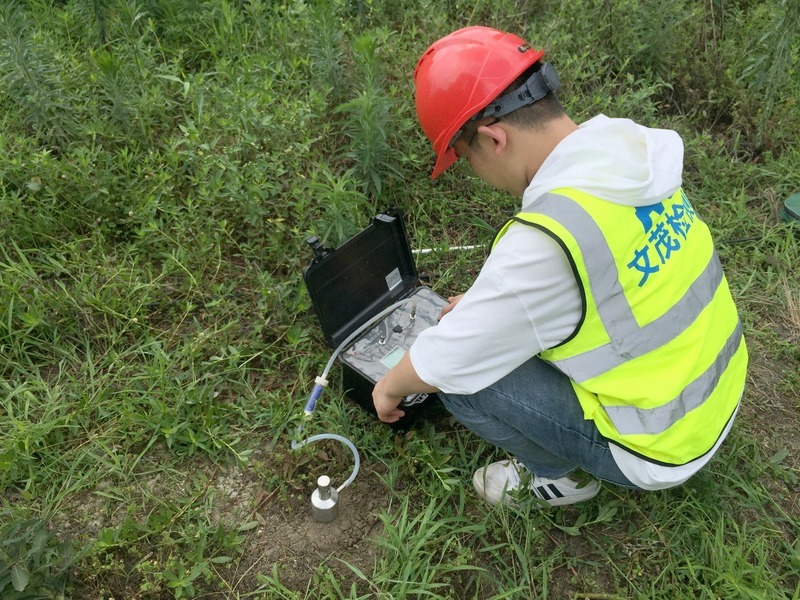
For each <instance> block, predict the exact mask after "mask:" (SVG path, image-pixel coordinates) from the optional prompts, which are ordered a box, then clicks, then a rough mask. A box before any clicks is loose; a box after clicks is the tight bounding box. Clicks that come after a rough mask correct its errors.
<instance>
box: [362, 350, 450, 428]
mask: <svg viewBox="0 0 800 600" xmlns="http://www.w3.org/2000/svg"><path fill="white" fill-rule="evenodd" d="M438 391H439V390H438V389H437V388H435V387H433V386H431V385H428V384H427V383H425V382H424V381H422V379H420V378H419V375H417V372H416V370H415V369H414V365H413V364H412V363H411V358H410V357H409V354H408V353H406V355H405V356H403V358H402V359H400V362H399V363H397V364H396V365H395V366H394V367H393V368H392V369H391V370H390V371H389V372H388V373H387V374H386V377H384V378H383V379H381V380H380V381H379V382H378V383H376V384H375V388H374V389H373V390H372V402H373V404H375V410H376V411H377V413H378V418H379V419H380V420H381V421H383V422H384V423H394V422H395V421H397V420H398V419H399V418H400V417H402V416H403V415H405V412H403V411H402V410H400V409H399V408H397V406H398V404H400V402H401V401H402V400H403V398H405V397H406V396H408V395H409V394H420V393H432V392H438Z"/></svg>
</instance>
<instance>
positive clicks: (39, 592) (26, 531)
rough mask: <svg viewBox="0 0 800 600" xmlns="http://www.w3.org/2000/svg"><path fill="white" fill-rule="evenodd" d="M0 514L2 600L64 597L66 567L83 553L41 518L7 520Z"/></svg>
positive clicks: (0, 591) (0, 592)
mask: <svg viewBox="0 0 800 600" xmlns="http://www.w3.org/2000/svg"><path fill="white" fill-rule="evenodd" d="M9 517H11V513H10V511H9V510H8V509H4V510H3V511H2V513H0V520H2V521H3V523H2V525H0V539H2V540H3V545H2V546H0V594H2V596H3V598H4V599H6V598H7V599H8V600H23V599H29V598H52V599H57V598H62V599H63V598H64V588H65V585H66V582H67V577H68V575H69V569H70V567H71V566H72V565H73V564H74V563H75V562H76V561H77V560H78V559H79V558H80V556H81V554H82V553H83V551H76V550H75V547H74V544H73V543H72V542H70V541H61V540H59V539H58V538H56V536H55V534H54V533H53V532H52V531H50V530H48V529H47V528H46V524H45V521H44V520H43V519H38V518H33V519H25V520H19V521H18V520H13V519H11V520H9Z"/></svg>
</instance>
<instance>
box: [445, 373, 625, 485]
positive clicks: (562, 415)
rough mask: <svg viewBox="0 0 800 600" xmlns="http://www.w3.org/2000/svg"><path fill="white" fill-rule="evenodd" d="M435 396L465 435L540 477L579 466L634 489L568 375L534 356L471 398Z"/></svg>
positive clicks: (602, 477)
mask: <svg viewBox="0 0 800 600" xmlns="http://www.w3.org/2000/svg"><path fill="white" fill-rule="evenodd" d="M439 397H440V398H441V400H442V403H443V404H444V405H445V407H446V408H447V410H449V411H450V412H451V413H452V414H453V416H455V417H456V418H457V419H458V420H459V421H461V422H462V423H463V424H464V425H465V426H466V427H467V428H468V429H469V430H470V431H472V432H473V433H475V434H477V435H479V436H480V437H482V438H483V439H484V440H486V441H487V442H489V443H491V444H494V445H495V446H499V447H500V448H502V449H503V450H506V451H507V452H509V453H511V454H513V455H514V457H515V458H517V460H519V461H520V462H522V464H524V465H525V466H526V467H527V468H528V470H529V471H531V472H532V473H534V474H535V475H538V476H539V477H546V478H548V479H557V478H559V477H563V476H565V475H567V474H569V473H570V472H571V471H574V470H575V469H577V468H580V469H583V470H584V471H587V472H588V473H591V474H592V475H594V476H595V477H597V478H598V479H602V480H604V481H608V482H610V483H613V484H616V485H619V486H623V487H628V488H635V487H636V486H635V485H633V484H632V483H631V482H630V480H628V478H627V477H625V475H623V474H622V472H621V471H620V470H619V467H617V463H616V462H615V461H614V457H613V456H612V455H611V450H609V447H608V440H606V439H605V438H604V437H603V436H602V435H600V432H599V431H598V430H597V427H596V426H595V424H594V421H591V420H586V419H584V417H583V410H582V408H581V405H580V402H579V401H578V397H577V396H576V395H575V391H574V390H573V389H572V384H571V383H570V381H569V379H568V378H567V376H566V375H564V374H563V373H561V371H558V370H556V369H555V368H553V367H552V366H550V365H549V364H548V363H546V362H544V361H543V360H541V359H539V358H536V357H534V358H532V359H531V360H529V361H528V362H526V363H524V364H523V365H521V366H520V367H518V368H517V369H515V370H514V371H512V372H511V373H509V374H508V375H506V376H505V377H503V378H502V379H501V380H500V381H498V382H496V383H494V384H492V385H490V386H489V387H487V388H485V389H483V390H481V391H479V392H477V393H475V394H471V395H460V394H445V393H439Z"/></svg>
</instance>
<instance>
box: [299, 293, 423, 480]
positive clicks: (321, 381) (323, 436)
mask: <svg viewBox="0 0 800 600" xmlns="http://www.w3.org/2000/svg"><path fill="white" fill-rule="evenodd" d="M408 301H409V298H406V299H405V300H400V301H399V302H395V303H394V304H392V305H391V306H389V307H387V308H385V309H383V310H382V311H380V312H379V313H378V314H376V315H375V316H374V317H372V318H371V319H369V320H367V321H366V322H365V323H362V324H361V325H360V326H359V327H358V328H357V329H356V330H355V331H354V332H353V333H351V334H350V335H348V336H347V337H346V338H345V340H344V341H343V342H342V343H341V344H339V347H338V348H336V350H334V351H333V354H332V355H331V357H330V360H328V364H326V365H325V370H324V371H322V375H320V376H319V377H317V379H316V383H315V385H314V389H313V390H311V395H310V396H309V398H308V401H307V402H306V407H305V414H306V417H310V416H311V415H312V414H313V413H314V409H315V408H316V406H317V400H319V397H320V396H321V395H322V392H323V390H324V389H325V386H326V385H328V373H329V372H330V370H331V367H332V366H333V362H334V361H335V360H336V357H337V356H339V353H340V352H341V351H342V350H343V349H344V348H346V347H347V345H348V344H349V343H350V342H352V341H353V340H354V339H355V338H356V337H357V336H358V335H360V334H361V333H362V332H363V331H364V330H365V329H366V328H367V327H370V326H371V325H373V324H374V323H375V321H377V320H378V319H382V318H383V317H385V316H386V315H388V314H389V313H391V312H393V311H395V310H397V309H398V308H400V307H401V306H402V305H403V304H405V303H406V302H408ZM415 306H416V305H415ZM414 312H415V313H416V308H415V309H414ZM302 431H303V425H302V424H300V425H298V426H297V432H296V433H297V435H298V437H299V435H300V433H301V432H302ZM319 440H336V441H338V442H341V443H342V444H344V445H345V446H347V447H348V448H350V451H351V452H352V453H353V460H354V462H355V464H354V466H353V472H352V474H351V475H350V477H348V478H347V480H346V481H345V482H344V483H343V484H342V485H341V486H339V487H338V488H337V489H336V491H337V492H341V491H342V490H343V489H344V488H346V487H347V486H348V485H350V484H351V483H352V482H353V480H354V479H355V478H356V475H358V469H359V468H360V466H361V458H360V457H359V455H358V450H357V449H356V447H355V445H354V444H353V442H351V441H350V440H348V439H347V438H346V437H343V436H341V435H337V434H335V433H320V434H318V435H312V436H311V437H309V438H307V439H305V440H303V441H302V442H298V441H296V440H295V441H292V450H297V449H298V448H302V447H303V446H305V445H306V444H310V443H311V442H316V441H319Z"/></svg>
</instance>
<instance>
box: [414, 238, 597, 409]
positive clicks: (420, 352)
mask: <svg viewBox="0 0 800 600" xmlns="http://www.w3.org/2000/svg"><path fill="white" fill-rule="evenodd" d="M582 310H583V307H582V301H581V296H580V291H579V288H578V284H577V281H576V279H575V275H574V273H573V271H572V268H571V267H570V264H569V261H568V260H567V257H566V255H565V253H564V250H563V249H562V248H561V246H560V245H559V244H558V242H556V241H555V240H554V239H552V238H551V237H550V236H549V235H547V234H546V233H543V232H541V231H539V230H537V229H534V228H532V227H529V226H527V225H522V224H513V225H511V227H509V229H508V231H507V232H506V234H505V235H504V236H503V237H502V238H501V240H500V241H499V242H498V244H497V245H496V246H495V248H494V249H493V251H492V253H491V255H490V256H489V258H488V259H487V261H486V263H485V264H484V266H483V269H481V272H480V274H479V275H478V277H477V278H476V280H475V283H474V284H473V285H472V287H470V288H469V290H467V292H466V294H465V295H464V298H463V299H462V300H461V302H459V303H458V305H457V306H456V307H455V308H454V309H453V310H452V311H450V313H448V314H447V315H445V316H444V318H442V320H441V321H440V322H439V324H438V325H437V326H436V327H431V328H430V329H427V330H425V331H423V332H422V333H421V334H420V336H419V337H418V338H417V341H416V342H415V343H414V345H413V346H412V347H411V350H410V358H411V362H412V364H413V365H414V369H415V370H416V372H417V374H418V375H419V376H420V378H421V379H422V380H423V381H424V382H425V383H427V384H429V385H432V386H435V387H436V388H438V389H440V390H441V391H443V392H445V393H451V394H474V393H475V392H477V391H479V390H482V389H483V388H485V387H487V386H489V385H491V384H492V383H494V382H496V381H497V380H499V379H501V378H502V377H504V376H505V375H507V374H508V373H510V372H511V371H513V370H514V369H516V368H517V367H518V366H519V365H521V364H522V363H524V362H525V361H527V360H528V359H530V358H531V357H532V356H535V355H536V354H539V353H540V352H541V351H542V350H545V349H547V348H551V347H553V346H555V345H557V344H559V343H560V342H562V341H563V340H564V339H566V338H567V337H568V336H569V335H571V334H572V332H573V331H574V330H575V328H576V327H577V325H578V323H579V322H580V318H581V313H582Z"/></svg>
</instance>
